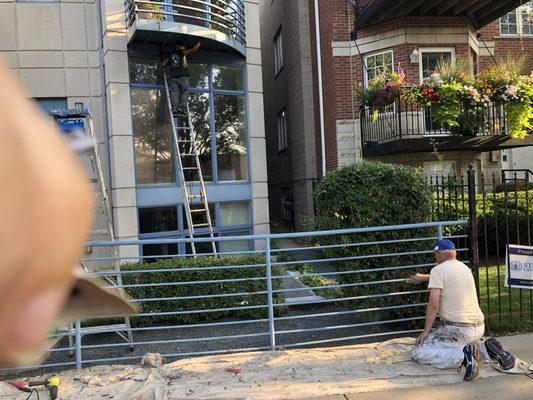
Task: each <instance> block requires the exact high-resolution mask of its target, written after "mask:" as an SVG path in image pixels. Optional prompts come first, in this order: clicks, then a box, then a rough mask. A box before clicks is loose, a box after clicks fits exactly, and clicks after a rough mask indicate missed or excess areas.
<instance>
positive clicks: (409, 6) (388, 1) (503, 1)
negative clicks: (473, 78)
mask: <svg viewBox="0 0 533 400" xmlns="http://www.w3.org/2000/svg"><path fill="white" fill-rule="evenodd" d="M525 2H526V1H525V0H522V1H521V0H374V1H371V2H370V3H369V4H368V5H367V6H366V7H365V8H364V9H362V10H361V12H360V13H359V15H358V16H357V18H356V26H357V27H358V28H361V27H365V26H370V25H374V24H378V23H380V22H385V21H390V20H392V19H395V18H399V17H406V16H432V17H439V16H463V17H467V18H469V19H470V21H471V22H472V25H474V27H475V28H476V29H480V28H482V27H484V26H485V25H487V24H489V23H490V22H492V21H494V20H496V19H497V18H500V17H502V16H503V15H505V14H507V13H508V12H510V11H512V10H514V9H515V8H517V7H519V6H520V5H521V4H523V3H525Z"/></svg>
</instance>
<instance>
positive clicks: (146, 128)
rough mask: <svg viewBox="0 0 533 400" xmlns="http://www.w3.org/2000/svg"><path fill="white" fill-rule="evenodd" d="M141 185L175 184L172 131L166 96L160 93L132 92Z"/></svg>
mask: <svg viewBox="0 0 533 400" xmlns="http://www.w3.org/2000/svg"><path fill="white" fill-rule="evenodd" d="M131 110H132V117H133V134H134V143H135V176H136V180H137V183H138V184H148V183H170V182H175V181H176V177H175V173H174V150H173V141H172V128H171V126H170V120H169V114H168V105H167V99H166V96H165V93H164V91H163V90H159V89H140V88H132V89H131Z"/></svg>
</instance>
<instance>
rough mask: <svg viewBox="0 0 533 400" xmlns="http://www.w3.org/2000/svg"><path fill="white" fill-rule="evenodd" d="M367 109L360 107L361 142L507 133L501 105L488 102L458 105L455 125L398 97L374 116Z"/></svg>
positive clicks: (364, 143)
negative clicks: (447, 123)
mask: <svg viewBox="0 0 533 400" xmlns="http://www.w3.org/2000/svg"><path fill="white" fill-rule="evenodd" d="M372 114H373V113H372V111H370V110H369V109H368V108H361V111H360V122H361V136H362V141H363V145H372V144H379V143H385V142H391V141H394V140H400V139H410V138H420V137H439V136H452V135H455V136H499V135H507V133H508V130H507V121H506V116H505V109H504V107H503V105H502V104H495V103H489V104H487V105H483V106H478V107H461V112H460V113H459V115H458V116H457V122H458V124H459V125H458V126H453V127H451V126H447V125H443V124H440V123H438V122H437V121H435V119H434V118H433V116H432V112H431V109H430V108H428V107H424V106H421V105H420V104H412V103H407V102H405V101H402V100H401V99H398V100H396V101H395V102H394V104H391V105H389V106H387V107H385V109H383V110H381V111H379V112H378V115H377V119H376V118H375V116H373V115H372Z"/></svg>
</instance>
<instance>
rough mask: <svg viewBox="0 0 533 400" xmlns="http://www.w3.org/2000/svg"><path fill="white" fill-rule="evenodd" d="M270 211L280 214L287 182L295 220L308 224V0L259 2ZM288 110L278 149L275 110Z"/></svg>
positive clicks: (299, 225)
mask: <svg viewBox="0 0 533 400" xmlns="http://www.w3.org/2000/svg"><path fill="white" fill-rule="evenodd" d="M260 8H261V9H260V13H261V38H262V54H263V64H264V69H263V81H264V84H265V87H267V88H268V90H267V91H266V92H265V122H266V132H267V154H268V175H269V188H270V212H271V215H272V219H273V220H276V221H280V220H281V188H284V187H286V188H290V190H291V191H292V196H293V200H294V202H293V204H294V223H295V227H296V229H298V230H301V229H305V228H306V227H307V226H308V220H309V219H311V218H312V215H313V193H312V191H313V180H314V179H315V178H316V159H315V150H316V149H315V147H316V146H315V115H314V104H313V98H314V88H313V79H312V78H313V57H312V53H311V40H310V39H311V38H310V36H311V32H310V24H309V18H312V15H311V16H310V15H309V13H310V10H309V7H308V1H307V0H295V1H289V2H288V1H283V0H274V1H263V2H262V3H261V6H260ZM280 27H281V35H282V43H283V69H282V70H281V71H280V72H279V73H278V74H277V75H276V71H275V69H274V45H273V39H274V37H275V35H276V33H277V32H278V30H279V29H280ZM283 108H285V109H286V112H287V136H288V149H286V150H283V151H281V152H280V151H279V148H278V132H277V114H278V113H279V112H280V111H281V110H282V109H283Z"/></svg>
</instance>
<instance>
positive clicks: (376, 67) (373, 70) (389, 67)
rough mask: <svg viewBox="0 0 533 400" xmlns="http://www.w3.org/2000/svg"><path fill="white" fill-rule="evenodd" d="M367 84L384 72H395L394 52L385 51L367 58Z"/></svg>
mask: <svg viewBox="0 0 533 400" xmlns="http://www.w3.org/2000/svg"><path fill="white" fill-rule="evenodd" d="M365 65H366V68H365V69H364V70H365V84H368V82H370V81H371V80H372V79H374V78H375V77H376V76H377V75H379V74H380V73H381V72H383V71H393V70H394V65H393V62H392V51H391V50H389V51H385V52H382V53H378V54H372V55H369V56H366V57H365Z"/></svg>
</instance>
